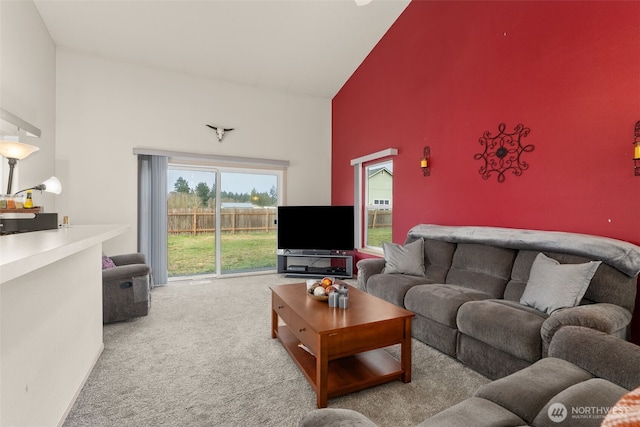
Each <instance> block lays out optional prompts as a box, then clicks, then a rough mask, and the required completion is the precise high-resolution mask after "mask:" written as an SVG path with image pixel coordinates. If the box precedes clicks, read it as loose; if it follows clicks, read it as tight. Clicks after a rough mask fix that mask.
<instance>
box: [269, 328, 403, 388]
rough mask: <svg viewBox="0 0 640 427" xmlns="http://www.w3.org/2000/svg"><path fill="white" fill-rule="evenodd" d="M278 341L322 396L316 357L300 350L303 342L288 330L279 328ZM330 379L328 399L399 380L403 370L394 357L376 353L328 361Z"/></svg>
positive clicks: (383, 351)
mask: <svg viewBox="0 0 640 427" xmlns="http://www.w3.org/2000/svg"><path fill="white" fill-rule="evenodd" d="M277 337H278V339H279V340H280V342H281V343H282V345H283V346H284V347H285V349H286V350H287V352H288V353H289V354H290V355H291V358H292V359H293V360H294V361H295V362H296V364H297V365H298V367H299V368H300V370H301V371H302V373H303V374H304V376H305V377H306V378H307V381H309V383H310V384H311V386H312V387H313V388H314V390H315V391H316V393H317V394H318V393H321V391H320V390H319V389H318V384H317V383H316V382H317V375H316V358H315V356H313V355H311V354H310V353H309V352H307V351H306V350H304V349H302V348H300V347H298V344H299V343H300V340H299V339H298V338H297V337H296V336H295V335H293V333H292V332H291V330H290V329H289V328H288V326H286V325H279V326H278V329H277ZM327 376H328V378H327V398H333V397H337V396H342V395H344V394H348V393H352V392H354V391H358V390H362V389H365V388H369V387H373V386H376V385H380V384H384V383H387V382H391V381H395V380H400V379H402V376H403V370H402V366H401V364H400V362H399V361H398V360H396V359H395V358H394V357H393V356H392V355H391V354H389V353H388V352H386V351H385V350H383V349H377V350H370V351H366V352H363V353H358V354H355V355H351V356H345V357H341V358H337V359H333V360H329V369H328V375H327Z"/></svg>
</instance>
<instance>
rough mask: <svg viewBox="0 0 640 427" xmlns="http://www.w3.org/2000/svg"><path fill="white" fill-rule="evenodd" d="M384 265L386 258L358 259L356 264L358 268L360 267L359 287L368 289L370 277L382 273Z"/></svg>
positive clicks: (364, 289)
mask: <svg viewBox="0 0 640 427" xmlns="http://www.w3.org/2000/svg"><path fill="white" fill-rule="evenodd" d="M384 265H385V261H384V258H367V259H361V260H360V261H358V263H357V264H356V268H357V269H358V288H360V289H361V290H363V291H366V290H367V281H368V280H369V277H371V276H373V275H374V274H380V273H382V270H384Z"/></svg>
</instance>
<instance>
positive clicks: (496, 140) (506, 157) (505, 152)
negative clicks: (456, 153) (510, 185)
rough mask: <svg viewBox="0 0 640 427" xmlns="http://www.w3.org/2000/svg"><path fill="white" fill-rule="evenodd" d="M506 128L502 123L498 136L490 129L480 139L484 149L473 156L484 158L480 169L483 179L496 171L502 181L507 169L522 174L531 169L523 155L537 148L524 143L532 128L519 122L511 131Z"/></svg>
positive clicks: (477, 158)
mask: <svg viewBox="0 0 640 427" xmlns="http://www.w3.org/2000/svg"><path fill="white" fill-rule="evenodd" d="M505 129H506V125H505V124H504V123H500V125H498V131H499V133H498V134H497V135H496V136H491V134H490V133H489V131H485V132H484V134H483V135H482V137H481V138H480V139H479V142H480V145H482V146H483V147H484V150H483V152H482V153H478V154H475V155H474V156H473V158H474V159H475V160H484V165H483V166H481V167H480V170H479V172H480V175H482V179H489V178H490V177H491V174H494V173H495V174H497V175H498V182H500V183H502V182H504V180H505V173H506V172H507V171H511V173H513V174H514V175H515V176H520V175H522V172H523V171H525V170H527V169H529V164H528V163H527V162H526V161H524V160H523V159H522V158H521V156H522V154H523V153H530V152H532V151H533V150H534V149H535V147H534V146H533V145H532V144H529V145H523V144H522V138H524V137H526V136H527V135H528V134H529V132H530V129H529V128H526V127H524V126H523V125H522V124H518V125H517V126H516V127H515V128H514V130H513V132H511V133H508V132H505Z"/></svg>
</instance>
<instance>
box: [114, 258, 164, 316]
mask: <svg viewBox="0 0 640 427" xmlns="http://www.w3.org/2000/svg"><path fill="white" fill-rule="evenodd" d="M104 260H105V259H104V257H103V270H102V322H103V323H112V322H119V321H123V320H128V319H132V318H135V317H141V316H146V315H147V314H148V313H149V307H150V305H151V293H150V291H151V289H152V288H153V277H152V275H151V267H149V265H147V260H146V257H145V256H144V254H142V253H131V254H124V255H114V256H111V257H108V258H107V264H110V263H109V262H108V261H113V264H115V267H114V266H111V267H107V268H105V262H104Z"/></svg>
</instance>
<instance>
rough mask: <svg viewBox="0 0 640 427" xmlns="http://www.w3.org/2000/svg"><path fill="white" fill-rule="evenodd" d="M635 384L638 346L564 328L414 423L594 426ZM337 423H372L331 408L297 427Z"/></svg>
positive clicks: (367, 426)
mask: <svg viewBox="0 0 640 427" xmlns="http://www.w3.org/2000/svg"><path fill="white" fill-rule="evenodd" d="M638 387H640V347H639V346H637V345H635V344H632V343H629V342H627V341H624V340H622V339H620V338H617V337H613V336H611V335H608V334H605V333H603V332H599V331H595V330H593V329H591V328H584V327H579V326H568V327H563V328H561V329H560V330H559V331H558V332H557V333H556V334H555V335H554V336H553V339H552V341H551V345H550V346H549V357H547V358H544V359H542V360H539V361H538V362H536V363H534V364H533V365H531V366H529V367H527V368H525V369H523V370H521V371H518V372H515V373H513V374H511V375H508V376H506V377H504V378H501V379H499V380H495V381H493V382H491V383H489V384H486V385H484V386H482V387H480V388H479V389H478V390H477V391H476V392H475V393H474V395H473V396H472V397H470V398H468V399H467V400H464V401H462V402H460V403H458V404H456V405H454V406H451V407H450V408H448V409H445V410H444V411H442V412H440V413H438V414H436V415H434V416H432V417H430V418H428V419H427V420H425V421H423V422H422V423H420V424H419V425H418V427H467V426H478V427H480V426H487V427H489V426H490V427H495V426H502V427H508V426H523V425H531V426H537V427H550V426H580V427H583V426H584V427H589V426H599V425H600V424H601V422H602V421H603V419H604V418H605V416H606V415H607V414H608V412H610V411H611V409H610V408H612V407H614V405H615V404H616V402H618V400H619V399H620V398H621V397H622V396H623V395H624V394H625V393H627V392H628V391H631V390H633V389H636V388H638ZM425 404H428V402H425ZM616 409H617V408H616ZM623 409H624V408H620V410H623ZM614 411H615V410H614ZM340 425H341V426H352V427H373V426H375V423H373V421H371V420H370V419H369V418H367V417H366V416H364V415H363V414H360V413H359V412H355V411H352V410H348V409H337V408H336V409H334V408H329V409H327V408H325V409H318V410H314V411H311V412H309V413H308V414H307V415H306V416H305V417H304V418H303V419H302V420H301V422H300V427H320V426H340ZM625 425H631V424H625Z"/></svg>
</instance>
